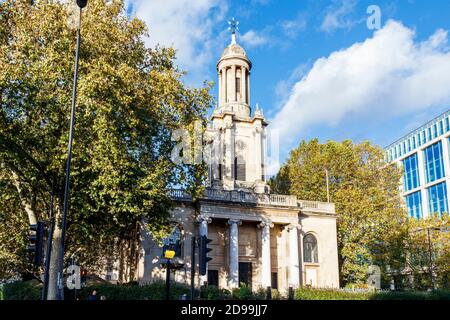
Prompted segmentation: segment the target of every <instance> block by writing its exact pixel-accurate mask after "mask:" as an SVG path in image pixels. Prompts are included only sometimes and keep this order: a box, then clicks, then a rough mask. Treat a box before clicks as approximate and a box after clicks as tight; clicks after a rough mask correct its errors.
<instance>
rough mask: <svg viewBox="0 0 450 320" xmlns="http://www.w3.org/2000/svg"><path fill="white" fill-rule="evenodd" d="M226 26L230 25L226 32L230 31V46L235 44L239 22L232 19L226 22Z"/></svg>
mask: <svg viewBox="0 0 450 320" xmlns="http://www.w3.org/2000/svg"><path fill="white" fill-rule="evenodd" d="M228 24H229V25H230V26H229V27H228V30H230V31H231V44H236V31H238V30H239V28H238V25H239V21H237V20H235V19H234V17H233V18H232V19H231V20H230V21H228Z"/></svg>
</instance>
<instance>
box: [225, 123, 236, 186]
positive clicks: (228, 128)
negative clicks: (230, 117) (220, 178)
mask: <svg viewBox="0 0 450 320" xmlns="http://www.w3.org/2000/svg"><path fill="white" fill-rule="evenodd" d="M224 145H225V169H224V177H225V178H226V179H228V180H230V181H232V180H233V164H234V134H233V124H232V123H230V122H229V123H226V124H225V137H224ZM226 179H224V180H226ZM229 183H231V182H229Z"/></svg>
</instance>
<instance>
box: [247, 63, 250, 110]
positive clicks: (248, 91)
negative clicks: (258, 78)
mask: <svg viewBox="0 0 450 320" xmlns="http://www.w3.org/2000/svg"><path fill="white" fill-rule="evenodd" d="M247 104H248V105H250V70H249V71H248V72H247Z"/></svg>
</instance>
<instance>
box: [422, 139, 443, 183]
mask: <svg viewBox="0 0 450 320" xmlns="http://www.w3.org/2000/svg"><path fill="white" fill-rule="evenodd" d="M424 153H425V169H426V176H427V183H430V182H433V181H436V180H438V179H441V178H443V177H444V176H445V173H444V158H443V156H442V142H441V141H439V142H438V143H435V144H433V145H432V146H429V147H428V148H426V149H425V150H424Z"/></svg>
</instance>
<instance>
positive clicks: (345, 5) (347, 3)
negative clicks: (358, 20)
mask: <svg viewBox="0 0 450 320" xmlns="http://www.w3.org/2000/svg"><path fill="white" fill-rule="evenodd" d="M335 2H336V3H338V1H335ZM355 6H356V1H355V0H340V1H339V5H332V6H330V7H329V8H328V10H327V14H326V15H325V18H324V19H323V21H322V25H321V26H320V29H321V30H322V31H325V32H333V31H334V30H336V29H342V28H350V27H351V26H352V25H353V24H354V23H355V22H354V21H352V20H350V19H348V18H347V15H349V14H350V13H352V12H353V10H354V8H355Z"/></svg>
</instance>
